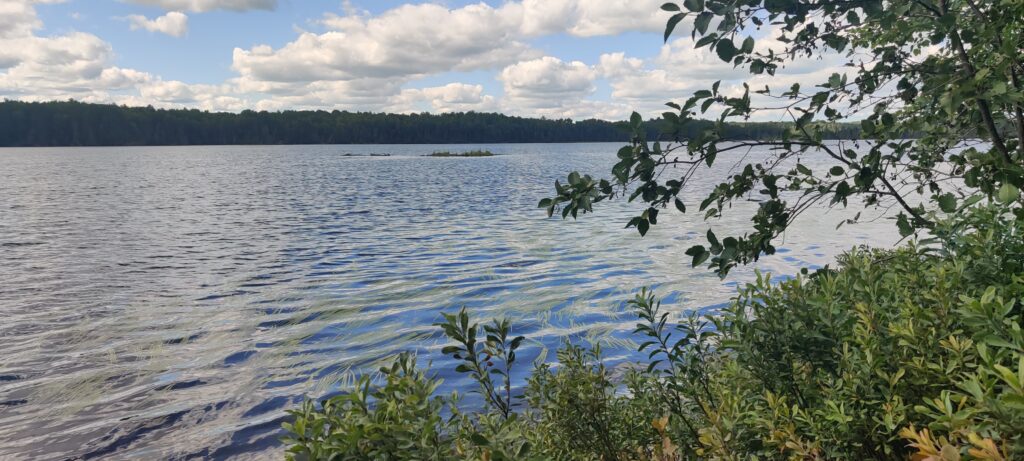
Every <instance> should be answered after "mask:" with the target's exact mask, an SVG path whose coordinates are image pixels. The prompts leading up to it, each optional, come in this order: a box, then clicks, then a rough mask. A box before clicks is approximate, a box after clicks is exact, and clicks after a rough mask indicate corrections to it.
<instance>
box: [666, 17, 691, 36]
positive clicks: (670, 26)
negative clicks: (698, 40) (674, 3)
mask: <svg viewBox="0 0 1024 461" xmlns="http://www.w3.org/2000/svg"><path fill="white" fill-rule="evenodd" d="M685 17H686V13H676V14H673V15H672V17H671V18H668V22H667V23H666V24H665V41H666V42H668V38H669V37H671V36H672V31H673V30H675V28H676V25H678V24H679V21H682V20H683V18H685Z"/></svg>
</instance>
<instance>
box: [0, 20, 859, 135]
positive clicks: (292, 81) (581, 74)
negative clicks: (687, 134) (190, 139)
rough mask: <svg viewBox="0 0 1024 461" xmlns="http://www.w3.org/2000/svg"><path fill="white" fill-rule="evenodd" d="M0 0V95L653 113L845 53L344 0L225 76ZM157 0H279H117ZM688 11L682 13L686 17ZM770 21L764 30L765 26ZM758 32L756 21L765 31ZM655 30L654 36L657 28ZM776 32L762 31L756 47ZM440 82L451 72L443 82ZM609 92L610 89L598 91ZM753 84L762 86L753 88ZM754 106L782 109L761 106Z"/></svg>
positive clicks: (157, 23)
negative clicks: (645, 40) (558, 45)
mask: <svg viewBox="0 0 1024 461" xmlns="http://www.w3.org/2000/svg"><path fill="white" fill-rule="evenodd" d="M59 1H60V0H0V97H13V98H18V99H36V100H42V99H66V98H76V99H80V100H84V101H97V102H116V103H122V104H133V105H138V104H142V105H154V106H158V107H197V108H201V109H208V110H231V111H238V110H242V109H247V108H254V109H258V110H281V109H348V110H365V111H393V112H420V111H430V112H454V111H470V110H474V111H502V112H507V113H514V114H518V115H526V116H548V117H559V118H560V117H570V118H576V119H581V118H591V117H596V118H605V119H623V118H626V117H627V116H628V115H629V112H631V111H632V110H638V111H640V112H641V113H643V114H644V115H645V116H651V115H656V114H659V113H660V112H662V111H663V110H664V106H663V104H664V103H665V102H666V101H669V100H676V101H680V100H682V99H685V98H687V97H688V96H689V95H690V94H692V92H693V91H696V90H698V89H702V88H708V87H710V86H711V84H712V83H713V82H714V81H716V80H722V85H721V89H722V91H724V92H726V93H727V94H731V95H735V94H738V92H740V91H742V89H741V83H742V82H744V81H750V82H752V86H753V87H755V88H761V87H763V86H764V85H770V86H772V87H773V88H781V87H783V86H784V87H787V88H788V86H789V85H790V84H791V83H792V82H793V81H801V82H805V81H808V80H814V81H818V80H823V79H825V78H827V75H828V74H829V73H831V72H833V71H834V69H835V66H838V65H839V64H841V62H842V59H840V58H838V57H836V58H835V59H833V58H831V57H826V59H825V60H823V61H817V62H811V63H801V64H799V65H793V66H790V67H788V68H785V69H780V71H779V73H778V75H777V76H775V77H767V76H757V77H754V76H751V75H749V74H748V73H747V71H746V70H745V69H735V68H733V67H732V65H731V64H728V63H724V62H721V61H720V60H719V59H718V57H717V56H716V55H715V54H714V53H713V52H710V51H708V50H707V49H702V50H694V49H693V41H692V40H691V39H689V38H688V37H685V35H686V34H680V35H681V36H683V38H678V39H675V40H673V41H671V42H670V43H668V44H666V45H664V46H663V47H662V48H661V50H660V52H659V53H658V54H657V55H655V56H650V57H646V58H644V59H641V58H638V57H635V56H630V55H628V54H627V53H621V52H619V53H606V54H603V55H601V56H600V58H599V59H598V60H597V62H581V61H575V60H571V59H564V58H562V59H560V58H556V57H553V56H545V55H544V53H542V52H541V51H539V50H537V49H535V48H534V47H533V43H535V42H536V39H537V38H539V37H543V36H549V35H560V36H571V37H593V36H610V35H616V34H621V33H625V32H635V31H640V32H660V31H661V30H662V28H663V27H664V21H665V20H666V19H667V13H665V12H662V11H660V10H659V8H658V7H659V5H660V4H661V2H662V1H663V0H508V1H504V2H500V5H498V3H499V2H490V3H491V4H495V5H498V6H492V5H491V4H487V3H483V2H478V3H472V4H469V5H465V6H461V7H457V8H449V7H447V6H443V5H442V4H439V3H440V2H439V0H438V1H436V2H427V3H412V4H404V5H401V6H398V7H395V8H391V9H388V10H385V11H383V12H380V13H370V12H367V11H362V10H359V9H358V8H356V7H354V6H353V3H351V2H340V3H341V5H342V8H341V11H342V13H339V14H326V15H324V16H322V17H320V18H318V19H317V20H316V21H315V22H314V23H313V26H312V29H313V30H312V31H306V30H303V31H299V32H297V35H296V36H295V37H294V39H292V40H291V41H289V42H287V43H285V44H283V45H275V46H270V45H255V46H249V47H245V48H243V47H238V48H235V49H234V50H233V51H232V53H231V68H232V69H233V70H234V71H235V72H236V73H237V75H236V76H235V77H233V78H230V79H228V80H226V81H224V82H222V83H219V84H212V85H207V84H193V83H187V82H182V81H176V80H164V79H162V78H161V77H160V76H158V75H152V74H149V73H146V72H143V71H139V70H134V69H128V68H122V67H117V66H114V65H113V62H114V50H113V49H112V48H111V46H110V44H108V43H107V42H105V41H103V40H102V39H100V38H99V37H97V36H95V35H92V34H88V33H82V32H69V33H64V34H61V35H54V36H43V35H42V34H41V33H39V31H40V29H41V27H42V24H41V22H40V21H39V18H38V16H37V14H36V11H35V8H36V5H37V4H38V3H53V2H59ZM122 1H125V2H128V3H134V4H141V5H150V6H157V7H160V8H164V9H165V10H167V11H168V12H167V14H165V15H163V16H159V17H156V18H153V19H150V18H147V17H145V16H139V15H134V16H129V17H127V18H126V19H127V20H128V21H129V23H130V26H131V28H132V29H135V30H148V31H151V32H160V33H165V34H168V35H172V36H182V35H184V34H186V33H187V31H188V19H189V17H188V15H186V13H185V12H186V11H187V12H195V13H200V12H206V11H212V10H234V11H245V10H255V9H264V10H269V9H273V8H275V7H276V6H277V4H278V2H277V1H276V0H122ZM688 27H689V26H688V24H686V23H684V24H681V25H680V26H679V29H680V30H686V29H687V28H688ZM766 32H768V33H770V32H771V31H766ZM760 34H762V35H763V34H764V32H762V33H760ZM653 40H658V39H657V38H652V41H653ZM776 45H781V44H779V43H778V42H774V41H773V40H770V39H759V40H758V42H757V47H758V49H759V50H761V49H767V48H769V47H773V46H776ZM478 71H484V72H490V73H491V74H492V75H493V78H494V79H496V80H497V82H499V83H500V84H501V92H496V93H495V94H487V91H485V87H484V86H483V85H479V84H475V83H465V81H464V80H462V78H463V77H464V75H465V74H463V73H464V72H474V75H476V76H479V75H486V74H485V73H481V72H478ZM446 74H447V75H452V76H453V77H452V78H451V80H456V81H455V82H452V83H447V84H439V85H438V86H430V87H426V88H411V86H413V85H416V82H417V80H421V79H423V78H424V77H431V81H436V79H438V78H439V76H443V75H446ZM441 83H445V82H443V81H442V82H441ZM606 94H607V95H610V100H608V98H607V97H606V96H605V95H606ZM755 98H756V96H755ZM758 115H759V117H761V118H762V119H764V118H769V117H776V119H777V118H778V114H772V113H767V112H766V113H761V114H758Z"/></svg>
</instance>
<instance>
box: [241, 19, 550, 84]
mask: <svg viewBox="0 0 1024 461" xmlns="http://www.w3.org/2000/svg"><path fill="white" fill-rule="evenodd" d="M323 23H324V24H325V25H326V26H328V27H329V28H330V29H331V30H330V31H328V32H325V33H322V34H315V33H311V32H304V33H302V34H301V35H300V36H299V37H298V38H297V39H296V40H294V41H292V42H291V43H288V44H287V45H285V46H284V47H282V48H280V49H277V50H274V49H272V48H271V47H269V46H265V45H264V46H257V47H253V48H251V49H248V50H244V49H240V48H236V49H235V50H234V54H233V68H234V69H235V70H237V71H238V72H239V73H240V74H241V75H242V76H244V77H251V78H254V79H257V80H267V81H277V82H300V81H307V82H308V81H317V80H349V79H356V78H389V77H416V76H420V75H426V74H432V73H440V72H448V71H453V70H454V71H465V70H475V69H483V68H489V67H494V66H501V65H505V64H508V63H511V62H515V61H516V60H518V59H522V58H524V57H528V56H530V55H535V54H536V53H535V52H533V51H532V50H530V48H529V46H527V45H526V44H525V43H523V42H522V41H520V40H519V39H518V37H517V29H518V23H516V22H514V21H513V20H512V18H510V17H508V16H507V15H504V14H503V13H502V10H499V9H495V8H492V7H490V6H488V5H486V4H482V3H481V4H476V5H469V6H466V7H463V8H458V9H455V10H449V9H447V8H445V7H443V6H440V5H435V4H419V5H403V6H400V7H398V8H395V9H392V10H389V11H386V12H384V13H383V14H381V15H380V16H376V17H370V16H366V15H358V16H336V15H329V16H327V17H326V18H325V19H324V21H323Z"/></svg>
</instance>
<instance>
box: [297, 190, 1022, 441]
mask: <svg viewBox="0 0 1024 461" xmlns="http://www.w3.org/2000/svg"><path fill="white" fill-rule="evenodd" d="M935 235H936V236H937V237H936V239H935V240H934V241H931V242H922V244H921V245H920V246H916V245H911V246H907V247H904V248H901V249H898V250H893V251H879V250H870V249H863V248H862V249H856V250H853V251H851V252H849V253H847V254H846V255H844V256H842V257H841V258H839V260H838V267H837V268H836V269H825V270H821V271H818V272H816V273H814V274H810V275H806V276H800V277H797V278H794V279H791V280H788V281H783V282H779V283H774V284H773V283H770V280H771V279H770V277H768V276H767V275H765V274H759V275H758V277H757V279H756V280H755V281H754V282H752V283H750V284H748V285H747V286H745V287H743V288H742V289H740V291H739V294H738V296H737V297H736V298H735V300H734V301H733V303H731V305H730V306H729V307H728V308H727V309H725V310H724V311H723V312H721V313H718V314H716V315H714V316H710V317H707V318H699V317H696V316H693V315H690V316H684V317H682V318H675V317H674V314H673V313H670V312H667V311H666V310H665V309H663V308H662V306H661V305H660V303H658V301H657V300H656V298H655V297H654V296H653V295H652V294H651V293H649V292H647V291H646V290H644V291H642V292H640V293H639V294H638V295H637V296H636V298H635V299H634V300H633V301H631V303H630V305H631V306H632V308H633V309H634V310H635V311H636V313H637V315H638V318H639V322H638V325H637V329H636V334H637V336H638V337H639V338H640V339H641V340H642V344H641V346H640V350H641V351H643V352H645V353H647V354H648V356H649V357H650V360H649V361H648V362H647V363H644V364H641V366H638V367H637V368H635V369H634V370H633V371H631V372H630V373H627V374H626V377H625V378H623V379H619V380H616V379H613V378H612V376H611V373H609V371H608V369H606V367H605V366H604V365H603V363H602V360H601V356H600V347H594V348H591V349H586V348H583V347H581V346H579V345H573V344H566V345H565V346H564V347H563V348H562V349H561V350H560V351H559V352H558V360H557V362H558V363H557V365H549V364H538V365H535V369H534V371H533V374H532V375H531V377H530V378H529V379H528V382H527V385H526V386H525V390H524V392H523V395H521V396H517V395H513V392H512V387H513V386H511V384H509V381H508V380H507V379H506V377H507V376H508V373H509V371H510V370H511V369H512V366H513V365H514V364H515V349H516V348H517V347H518V344H519V343H520V342H521V341H522V339H521V338H519V337H515V338H513V337H512V336H511V328H512V327H511V325H510V324H509V323H508V322H507V321H495V322H493V323H492V324H489V325H487V326H486V327H485V328H481V327H480V326H479V325H477V324H474V323H472V322H471V320H470V318H469V316H468V314H467V313H466V312H465V311H463V312H460V313H459V314H456V315H449V316H446V319H445V320H446V321H445V323H443V324H441V327H442V328H443V330H444V331H445V333H446V334H447V336H449V337H450V338H452V339H453V341H455V343H456V345H454V346H450V347H448V348H446V350H445V353H446V354H450V355H453V356H454V357H455V358H456V359H457V360H460V364H459V366H458V368H457V369H458V370H459V371H462V372H465V373H469V374H471V375H472V376H473V377H474V378H476V380H477V381H478V382H479V383H480V390H479V392H480V393H481V394H482V395H483V396H484V401H486V402H487V403H488V406H487V408H486V409H485V410H483V411H480V412H473V413H463V412H460V411H459V409H458V407H457V405H456V403H457V401H458V399H457V397H452V398H442V397H437V396H435V395H434V393H435V391H436V388H437V386H438V384H439V381H437V380H435V379H432V378H430V377H428V376H427V375H425V374H424V373H423V372H421V371H418V370H417V369H416V367H415V364H414V363H413V359H412V358H411V357H410V356H408V355H401V356H399V358H398V360H397V361H396V363H395V365H394V366H392V367H390V368H386V369H383V370H382V378H383V382H382V383H381V384H379V385H374V384H372V382H373V381H372V380H370V379H369V378H364V379H363V380H362V381H360V385H359V387H358V388H357V389H356V390H355V391H353V392H352V393H350V394H347V395H343V396H340V397H335V398H332V399H329V400H327V401H325V402H323V403H322V404H319V405H318V404H314V403H307V404H305V405H304V406H303V408H302V409H301V410H298V411H295V412H293V415H294V416H295V422H294V423H292V424H291V425H288V426H286V429H288V430H289V431H290V432H291V433H292V434H293V436H292V437H291V438H290V439H289V440H288V443H289V444H291V445H292V446H291V449H290V451H289V453H290V455H291V456H292V457H293V458H296V459H300V458H301V459H306V458H310V459H328V458H332V457H333V459H394V460H398V459H564V460H622V461H625V460H640V459H659V460H669V459H716V460H717V459H722V460H732V459H735V460H739V459H802V460H804V459H806V460H811V459H836V460H862V459H907V458H910V459H915V460H959V459H981V460H1009V459H1019V458H1021V457H1024V435H1022V433H1024V430H1022V428H1024V333H1022V331H1021V327H1022V325H1024V305H1022V300H1024V238H1022V237H1024V222H1022V221H1019V220H1016V219H1015V218H1012V217H1010V216H1009V215H1008V214H1006V213H1004V212H1002V211H1000V210H999V209H992V208H982V209H980V210H975V211H973V212H972V213H970V214H969V215H967V216H965V217H963V218H961V219H958V220H956V221H953V222H950V223H944V224H940V225H939V226H938V227H937V228H936V231H935ZM478 332H480V333H481V334H480V335H479V336H480V337H481V339H480V340H477V335H478ZM492 378H496V379H495V380H494V381H492ZM447 405H450V406H451V408H452V410H451V412H450V413H451V415H449V416H442V415H445V414H446V413H445V412H444V408H445V407H446V406H447Z"/></svg>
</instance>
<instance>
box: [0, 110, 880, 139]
mask: <svg viewBox="0 0 1024 461" xmlns="http://www.w3.org/2000/svg"><path fill="white" fill-rule="evenodd" d="M659 123H661V122H658V121H653V122H651V123H650V126H649V127H648V128H647V129H648V130H649V131H650V132H651V133H652V135H653V134H654V133H657V131H658V129H659V128H658V126H657V125H658V124H659ZM711 124H712V122H710V121H700V122H696V123H695V124H694V125H693V127H691V128H688V129H689V130H691V131H692V132H694V133H696V132H697V131H699V130H700V127H701V126H710V125H711ZM788 125H789V124H788V123H780V122H757V123H754V122H751V123H734V124H730V125H729V126H727V127H726V128H725V129H726V130H727V131H728V132H730V133H732V135H733V136H735V137H738V138H743V139H767V138H775V137H778V136H779V135H780V133H782V132H784V131H786V130H787V129H788ZM628 130H629V125H628V124H627V123H626V122H608V121H604V120H580V121H573V120H568V119H559V120H553V119H543V118H541V119H537V118H523V117H513V116H509V115H502V114H488V113H478V112H465V113H450V114H426V113H424V114H408V115H405V114H380V113H368V112H347V111H330V112H328V111H322V110H321V111H283V112H256V111H251V110H247V111H242V112H241V113H238V114H234V113H224V112H205V111H200V110H196V109H154V108H152V107H125V106H114V105H105V104H88V103H82V102H76V101H54V102H20V101H4V102H0V146H7V147H12V146H14V147H18V146H143V145H151V146H152V145H230V144H237V145H242V144H244V145H257V144H484V143H526V142H535V143H560V142H620V141H622V139H623V138H624V137H625V133H626V132H628ZM826 133H828V134H827V136H828V137H830V138H835V139H854V138H856V137H857V136H858V135H859V134H860V126H858V125H856V124H840V125H834V126H831V127H829V129H828V130H826Z"/></svg>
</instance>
